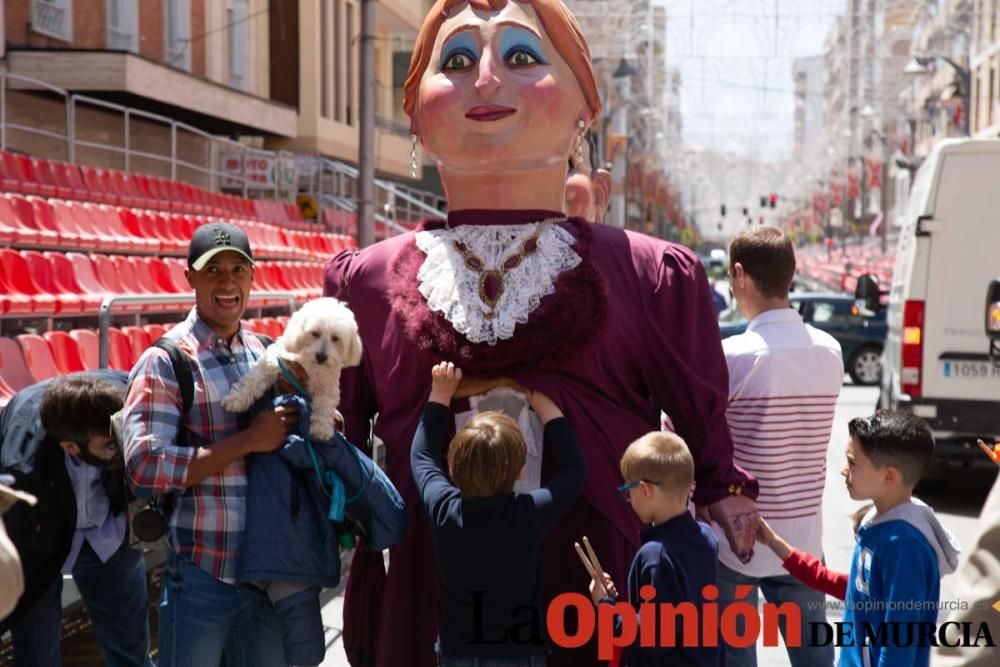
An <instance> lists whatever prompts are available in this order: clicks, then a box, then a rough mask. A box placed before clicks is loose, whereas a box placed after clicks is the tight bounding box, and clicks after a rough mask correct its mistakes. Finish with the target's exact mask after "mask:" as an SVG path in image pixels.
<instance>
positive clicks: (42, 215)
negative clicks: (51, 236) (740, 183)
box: [25, 195, 81, 248]
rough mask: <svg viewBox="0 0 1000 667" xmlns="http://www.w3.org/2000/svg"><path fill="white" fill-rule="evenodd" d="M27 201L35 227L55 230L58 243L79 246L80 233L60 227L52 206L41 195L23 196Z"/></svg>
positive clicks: (67, 246)
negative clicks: (29, 203) (29, 204)
mask: <svg viewBox="0 0 1000 667" xmlns="http://www.w3.org/2000/svg"><path fill="white" fill-rule="evenodd" d="M25 199H26V200H27V201H29V202H31V209H32V212H33V214H34V218H35V227H36V228H38V229H44V230H49V231H51V232H55V233H56V234H58V235H59V245H62V246H64V247H66V248H79V247H80V243H81V239H80V234H79V233H78V232H77V231H76V229H75V228H69V229H60V228H59V225H58V224H57V223H56V218H55V214H54V213H53V212H52V206H51V205H50V204H49V202H48V201H47V200H45V199H42V198H41V197H35V196H33V195H32V196H29V197H26V198H25Z"/></svg>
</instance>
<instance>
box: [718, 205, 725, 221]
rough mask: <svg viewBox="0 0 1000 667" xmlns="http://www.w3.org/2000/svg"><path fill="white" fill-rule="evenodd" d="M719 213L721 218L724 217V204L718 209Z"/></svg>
mask: <svg viewBox="0 0 1000 667" xmlns="http://www.w3.org/2000/svg"><path fill="white" fill-rule="evenodd" d="M719 212H720V213H721V214H722V217H723V218H724V217H726V205H725V204H723V205H722V206H720V207H719Z"/></svg>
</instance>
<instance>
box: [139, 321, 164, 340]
mask: <svg viewBox="0 0 1000 667" xmlns="http://www.w3.org/2000/svg"><path fill="white" fill-rule="evenodd" d="M142 329H143V331H145V332H146V333H147V334H149V344H150V345H152V344H153V343H155V342H156V341H158V340H160V339H161V338H163V334H164V333H166V331H167V330H166V328H165V327H164V326H163V325H162V324H147V325H145V326H144V327H142Z"/></svg>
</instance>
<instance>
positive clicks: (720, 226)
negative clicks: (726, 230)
mask: <svg viewBox="0 0 1000 667" xmlns="http://www.w3.org/2000/svg"><path fill="white" fill-rule="evenodd" d="M719 231H720V232H721V231H722V223H721V222H720V223H719Z"/></svg>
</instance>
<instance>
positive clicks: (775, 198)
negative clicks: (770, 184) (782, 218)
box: [771, 192, 778, 208]
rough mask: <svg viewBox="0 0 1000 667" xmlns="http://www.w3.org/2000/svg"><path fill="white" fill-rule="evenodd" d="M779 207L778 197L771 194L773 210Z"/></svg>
mask: <svg viewBox="0 0 1000 667" xmlns="http://www.w3.org/2000/svg"><path fill="white" fill-rule="evenodd" d="M777 206H778V195H776V194H774V193H773V192H772V193H771V208H776V207H777Z"/></svg>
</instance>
